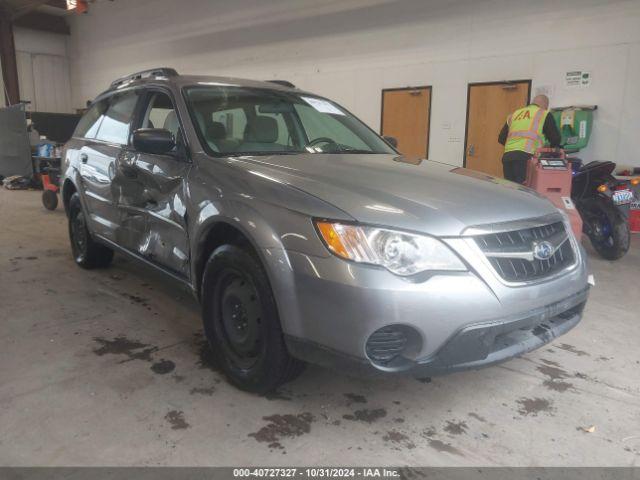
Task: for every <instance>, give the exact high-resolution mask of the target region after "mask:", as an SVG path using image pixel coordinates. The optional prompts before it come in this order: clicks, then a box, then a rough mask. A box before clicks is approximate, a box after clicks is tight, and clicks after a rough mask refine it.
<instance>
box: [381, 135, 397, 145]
mask: <svg viewBox="0 0 640 480" xmlns="http://www.w3.org/2000/svg"><path fill="white" fill-rule="evenodd" d="M382 138H383V139H384V141H385V142H387V143H388V144H389V145H391V146H392V147H393V148H398V139H397V138H396V137H390V136H389V135H384V136H383V137H382Z"/></svg>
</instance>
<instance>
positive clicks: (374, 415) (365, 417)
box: [342, 408, 387, 423]
mask: <svg viewBox="0 0 640 480" xmlns="http://www.w3.org/2000/svg"><path fill="white" fill-rule="evenodd" d="M386 416H387V411H386V410H385V409H384V408H375V409H367V408H364V409H362V410H356V411H355V412H353V414H352V415H343V416H342V418H344V419H345V420H353V421H357V422H364V423H373V422H375V421H377V420H379V419H381V418H384V417H386Z"/></svg>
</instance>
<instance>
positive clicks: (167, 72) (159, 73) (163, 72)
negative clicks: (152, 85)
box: [111, 67, 178, 88]
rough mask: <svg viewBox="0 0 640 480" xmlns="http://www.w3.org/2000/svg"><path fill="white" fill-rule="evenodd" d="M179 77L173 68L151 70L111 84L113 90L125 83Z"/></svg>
mask: <svg viewBox="0 0 640 480" xmlns="http://www.w3.org/2000/svg"><path fill="white" fill-rule="evenodd" d="M177 75H178V72H176V71H175V70H174V69H173V68H168V67H159V68H151V69H149V70H143V71H141V72H136V73H132V74H130V75H125V76H124V77H120V78H118V79H117V80H114V81H113V82H111V88H113V87H117V86H118V85H121V84H123V83H124V82H131V81H133V80H140V79H141V78H148V77H176V76H177Z"/></svg>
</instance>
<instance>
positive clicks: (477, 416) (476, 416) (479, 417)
mask: <svg viewBox="0 0 640 480" xmlns="http://www.w3.org/2000/svg"><path fill="white" fill-rule="evenodd" d="M467 415H469V416H470V417H471V418H475V419H476V420H478V421H479V422H482V423H485V422H486V421H487V419H486V418H484V417H483V416H481V415H478V414H477V413H475V412H469V413H467Z"/></svg>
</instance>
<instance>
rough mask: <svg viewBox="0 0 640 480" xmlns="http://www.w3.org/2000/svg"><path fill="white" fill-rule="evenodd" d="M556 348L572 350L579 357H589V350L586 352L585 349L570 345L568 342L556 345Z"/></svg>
mask: <svg viewBox="0 0 640 480" xmlns="http://www.w3.org/2000/svg"><path fill="white" fill-rule="evenodd" d="M555 347H556V348H559V349H560V350H565V351H567V352H571V353H573V354H575V355H577V356H579V357H588V356H589V354H588V353H587V352H585V351H584V350H578V349H577V348H576V347H574V346H573V345H569V344H568V343H561V344H560V345H556V346H555Z"/></svg>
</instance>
